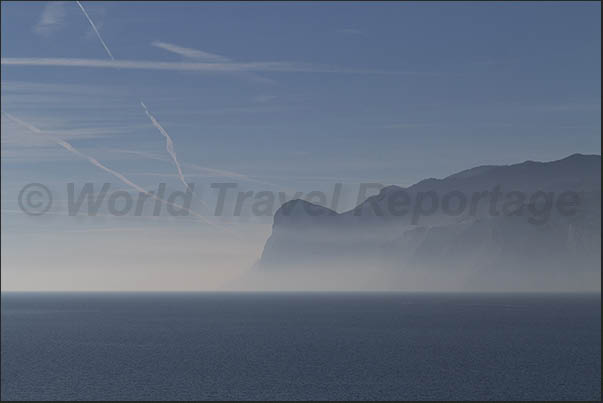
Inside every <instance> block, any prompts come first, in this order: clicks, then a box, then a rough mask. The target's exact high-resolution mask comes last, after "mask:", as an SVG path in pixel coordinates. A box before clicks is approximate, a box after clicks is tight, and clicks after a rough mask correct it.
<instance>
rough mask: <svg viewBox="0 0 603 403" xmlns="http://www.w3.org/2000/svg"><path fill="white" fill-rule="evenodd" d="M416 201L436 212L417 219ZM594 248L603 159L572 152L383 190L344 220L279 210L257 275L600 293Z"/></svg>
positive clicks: (296, 208) (322, 212)
mask: <svg viewBox="0 0 603 403" xmlns="http://www.w3.org/2000/svg"><path fill="white" fill-rule="evenodd" d="M495 191H497V192H499V193H500V194H499V195H498V196H496V195H495ZM518 192H521V194H520V193H518ZM522 194H523V196H524V200H519V199H517V200H515V199H513V197H512V196H513V195H515V196H518V195H522ZM451 195H454V196H451ZM476 195H479V197H478V196H476ZM427 196H429V197H427ZM564 197H565V198H566V199H563V198H564ZM421 198H423V202H425V201H426V200H428V201H429V200H432V199H433V198H435V199H437V200H438V203H439V206H438V208H437V209H435V210H433V211H431V210H430V211H429V214H422V215H421V214H419V215H417V214H416V210H417V206H418V203H419V202H418V200H420V199H421ZM460 198H463V199H465V200H466V206H465V207H464V208H463V209H461V207H462V204H463V203H462V202H461V201H460ZM472 198H475V199H476V200H475V201H472ZM401 200H405V201H407V202H408V203H406V204H405V203H402V202H401ZM445 200H448V201H449V202H448V203H447V204H446V201H445ZM513 200H514V201H515V202H514V203H513V202H512V201H513ZM455 201H456V204H455V203H454V202H455ZM562 202H565V204H562ZM445 205H446V206H447V207H448V208H445V207H444V206H445ZM426 206H427V203H426V202H425V203H423V205H422V207H423V210H427V207H426ZM560 206H561V207H566V208H565V209H564V208H561V207H560ZM399 207H405V208H402V209H400V208H399ZM568 209H569V210H571V212H572V213H571V214H568V213H567V211H569V210H568ZM404 210H405V211H404ZM600 244H601V156H599V155H581V154H575V155H571V156H569V157H567V158H564V159H562V160H558V161H552V162H533V161H527V162H524V163H520V164H514V165H507V166H481V167H477V168H472V169H469V170H465V171H462V172H459V173H456V174H453V175H450V176H448V177H446V178H444V179H426V180H423V181H421V182H419V183H417V184H415V185H412V186H410V187H408V188H401V187H398V186H389V187H386V188H384V189H382V190H381V192H380V193H379V194H378V195H376V196H372V197H369V198H368V199H367V200H366V201H364V202H363V203H361V204H360V205H359V206H357V207H356V208H354V209H352V210H350V211H347V212H344V213H341V214H337V213H336V212H334V211H332V210H330V209H327V208H325V207H321V206H317V205H314V204H311V203H308V202H305V201H302V200H293V201H290V202H288V203H285V204H284V205H283V206H281V208H280V209H279V210H278V211H277V212H276V214H275V216H274V224H273V231H272V235H271V236H270V238H269V239H268V241H267V242H266V245H265V247H264V251H263V254H262V257H261V259H260V261H259V263H258V265H257V267H256V268H255V269H254V270H255V271H260V272H263V273H280V274H283V273H290V272H292V271H295V272H299V271H302V272H303V271H308V272H311V271H313V270H315V269H316V268H320V271H319V273H323V274H324V273H326V272H328V271H330V270H339V269H338V268H342V267H343V268H346V267H353V268H354V270H355V271H356V272H358V271H359V272H362V271H363V270H365V269H366V270H374V269H375V268H378V270H379V274H378V276H382V277H383V279H384V281H386V282H387V285H388V288H394V289H407V288H409V287H408V286H409V285H410V283H412V281H414V282H415V283H416V282H418V283H419V284H415V283H413V284H414V285H415V286H419V287H420V288H421V289H430V284H433V283H438V281H437V280H438V279H444V278H445V279H449V280H447V281H449V283H450V285H451V288H453V289H475V290H481V289H484V290H490V289H492V290H523V289H525V290H553V289H555V290H557V289H559V290H561V289H567V290H579V289H592V288H593V287H594V288H599V289H600V277H601V246H600ZM343 273H344V272H342V276H343V277H342V281H344V280H345V274H343ZM314 275H315V274H314ZM281 278H283V277H282V276H281ZM335 278H336V277H335ZM422 278H424V279H425V281H424V282H423V283H421V280H420V279H422ZM417 279H419V280H417ZM434 279H435V280H434ZM411 280H412V281H411ZM409 281H410V282H409ZM445 286H446V283H444V284H442V287H443V288H446V287H445Z"/></svg>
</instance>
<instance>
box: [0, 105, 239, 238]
mask: <svg viewBox="0 0 603 403" xmlns="http://www.w3.org/2000/svg"><path fill="white" fill-rule="evenodd" d="M2 114H3V115H4V116H6V117H7V118H8V119H9V120H11V121H13V122H14V123H17V124H18V125H20V126H23V127H25V128H26V129H28V130H29V131H31V132H33V133H35V134H39V135H42V136H44V137H48V138H49V139H51V140H52V141H54V142H55V143H56V144H58V145H60V146H61V147H63V148H64V149H66V150H67V151H69V152H71V153H73V154H75V155H77V156H79V157H82V158H84V159H87V160H88V162H90V163H91V164H92V165H94V166H96V167H98V168H100V169H102V170H103V171H105V172H108V173H110V174H111V175H113V176H115V177H116V178H117V179H119V180H120V181H122V182H123V183H124V184H126V185H128V186H130V187H131V188H133V189H134V190H137V191H138V192H140V193H143V194H145V195H147V196H149V197H151V198H153V199H155V200H157V201H160V202H162V203H165V204H167V205H170V206H172V207H175V208H177V209H180V210H185V211H186V212H188V213H190V214H191V215H193V216H195V217H197V218H199V219H201V220H202V221H204V222H205V223H206V224H209V225H211V226H212V227H214V228H218V229H224V230H226V229H225V228H222V227H219V226H217V225H216V224H214V223H213V222H211V221H210V220H208V219H207V218H205V217H204V216H203V215H201V214H198V213H196V212H194V211H193V210H191V209H190V208H186V207H184V206H181V205H179V204H176V203H173V202H170V201H167V200H164V199H162V198H160V197H158V196H156V195H155V194H154V193H153V192H149V191H148V190H146V189H144V188H143V187H141V186H139V185H137V184H136V183H134V182H132V181H131V180H130V179H128V178H126V177H125V176H124V175H123V174H121V173H120V172H117V171H115V170H113V169H111V168H109V167H106V166H105V165H103V164H101V163H100V162H99V161H98V160H97V159H96V158H94V157H91V156H89V155H87V154H84V153H83V152H81V151H80V150H78V149H77V148H75V147H73V146H72V145H71V144H70V143H68V142H67V141H65V140H63V139H61V138H58V137H56V136H53V135H52V134H49V133H47V132H44V131H43V130H40V129H38V128H37V127H35V126H34V125H32V124H30V123H27V122H25V121H23V120H21V119H19V118H17V117H15V116H13V115H11V114H10V113H7V112H4V111H2ZM229 232H230V231H229Z"/></svg>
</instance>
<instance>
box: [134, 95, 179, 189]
mask: <svg viewBox="0 0 603 403" xmlns="http://www.w3.org/2000/svg"><path fill="white" fill-rule="evenodd" d="M140 105H141V106H142V108H143V109H144V113H146V114H147V116H148V117H149V119H151V123H153V126H155V127H156V128H157V130H159V132H160V133H161V134H162V135H163V137H165V149H166V151H167V152H168V154H170V156H171V157H172V161H174V164H176V169H178V178H180V182H182V183H184V186H185V187H186V188H187V189H188V187H189V186H188V183H186V180H185V179H184V174H183V173H182V168H181V167H180V162H178V157H176V151H174V142H173V141H172V138H171V137H170V135H169V134H168V132H166V131H165V129H164V128H163V126H161V124H160V123H159V122H158V121H157V119H155V116H153V115H152V114H151V112H149V109H148V108H147V106H146V105H145V104H144V102H142V101H140Z"/></svg>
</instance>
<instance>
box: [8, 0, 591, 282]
mask: <svg viewBox="0 0 603 403" xmlns="http://www.w3.org/2000/svg"><path fill="white" fill-rule="evenodd" d="M82 4H83V5H84V7H85V9H86V10H87V12H88V14H89V17H90V19H91V20H92V21H93V22H94V23H95V25H96V27H97V29H98V32H99V34H100V36H101V37H102V39H103V40H104V42H105V46H106V49H105V48H104V47H103V44H102V43H101V41H100V40H99V37H98V36H97V34H96V33H95V32H94V30H93V29H92V27H91V25H90V23H89V21H88V20H87V19H86V16H85V15H84V14H83V12H82V10H81V9H80V8H79V7H78V5H77V4H76V3H75V2H54V3H46V2H2V5H1V7H2V110H3V112H6V113H9V114H10V115H11V116H14V117H16V118H18V119H21V120H23V121H25V122H27V123H28V124H30V125H33V126H35V127H36V128H38V129H40V130H42V131H43V132H44V133H46V134H50V135H53V136H57V137H58V138H60V139H63V140H67V141H68V142H70V144H72V145H73V146H74V147H76V148H77V149H79V150H80V151H82V152H84V153H85V154H87V155H89V156H91V157H93V158H95V159H97V160H98V161H100V162H101V163H102V164H104V165H105V166H107V167H110V168H111V169H113V170H115V171H118V172H120V173H122V174H124V175H125V176H126V177H127V178H128V179H129V180H131V181H132V182H134V183H136V184H137V185H139V186H141V187H143V188H145V189H149V190H152V189H156V188H157V184H158V183H159V182H167V183H168V184H169V186H170V187H171V188H173V189H180V190H181V189H182V184H181V183H180V182H179V178H178V175H177V169H176V166H175V164H174V162H173V161H172V159H171V157H170V154H169V153H168V152H167V151H166V148H165V137H164V136H163V135H162V133H161V132H160V131H159V130H158V129H157V128H156V127H154V126H153V124H152V122H151V120H150V119H149V117H148V116H147V115H146V114H145V111H144V109H143V108H142V107H141V105H140V101H143V102H144V103H145V104H146V105H147V107H148V108H149V110H150V111H151V113H152V114H153V115H154V117H155V118H156V119H157V120H158V121H159V122H160V124H161V126H162V127H163V128H164V129H165V130H166V132H167V133H169V135H170V136H171V138H172V139H173V142H174V150H175V152H176V153H177V156H178V160H179V161H180V163H181V168H182V171H183V173H184V176H185V177H186V179H187V180H188V181H191V182H195V183H196V186H197V189H198V190H201V192H202V193H203V194H207V195H208V196H207V197H208V198H211V197H215V194H213V193H212V191H211V190H210V189H209V188H208V186H209V184H210V183H212V182H237V183H239V184H240V187H241V188H246V189H253V190H254V191H259V190H266V189H270V190H275V189H284V190H286V191H287V192H291V191H293V190H299V191H304V192H307V191H309V190H315V189H316V190H329V189H331V188H332V185H333V183H335V182H342V183H344V184H346V185H350V186H354V185H355V184H358V183H359V182H381V183H384V184H400V185H409V184H412V183H414V182H416V181H418V180H420V179H423V178H426V177H442V176H446V175H449V174H451V173H454V172H456V171H459V170H462V169H465V168H469V167H472V166H476V165H480V164H505V163H515V162H521V161H523V160H527V159H532V160H554V159H558V158H562V157H564V156H567V155H569V154H572V153H576V152H580V153H597V154H599V153H600V150H601V137H600V133H601V103H600V102H601V75H600V71H601V51H600V48H601V39H600V34H601V17H600V15H601V14H600V3H597V2H593V3H574V4H570V3H513V4H498V3H486V4H476V3H471V4H469V3H467V4H440V3H424V4H414V3H378V4H368V3H349V4H345V3H336V4H335V3H331V4H326V3H322V4H317V3H299V4H296V3H286V4H274V3H256V4H248V3H243V4H236V3H215V4H208V3H195V2H183V3H179V2H150V3H142V2H139V3H128V2H107V3H103V2H90V3H87V2H83V3H82ZM109 52H110V53H111V56H112V57H113V58H114V60H112V59H111V56H110V55H109ZM226 171H227V172H226ZM30 182H38V183H42V184H44V185H46V186H47V187H48V188H49V189H51V190H52V193H53V198H54V200H53V201H54V204H55V205H53V209H51V211H49V214H46V215H44V216H42V217H31V216H27V215H25V214H22V213H21V212H20V211H19V207H18V203H17V199H18V195H19V191H20V190H21V188H22V187H23V186H24V185H26V184H28V183H30ZM70 182H73V183H77V184H81V185H83V184H84V183H86V182H93V183H95V184H97V185H98V186H100V185H102V183H104V182H111V183H113V184H114V188H115V189H125V188H127V186H126V185H125V184H124V183H123V182H120V181H119V180H118V179H116V177H115V176H111V175H110V174H109V173H107V172H106V171H103V170H101V169H99V168H98V167H97V166H94V165H93V164H91V163H90V162H89V161H87V160H86V159H84V158H81V157H78V156H76V155H74V154H72V153H69V152H68V151H66V150H65V149H64V148H61V147H60V146H57V144H56V143H54V142H52V141H50V140H49V139H48V138H47V137H44V135H40V134H32V132H31V130H30V129H27V127H26V126H24V125H19V124H17V123H15V122H14V121H11V120H9V119H7V118H6V116H4V115H3V116H2V289H215V288H216V287H218V286H219V285H220V284H221V283H222V282H223V281H226V280H228V279H229V278H230V277H232V276H233V275H234V274H235V273H237V272H239V271H241V270H244V269H245V268H247V267H249V266H250V265H251V264H252V263H253V261H254V260H255V259H256V258H257V257H258V256H259V254H260V253H261V250H262V246H263V243H264V241H265V239H266V237H267V236H268V235H269V233H270V225H271V220H270V217H265V218H262V219H237V220H227V221H228V222H222V221H223V220H222V219H218V220H217V221H220V222H221V223H220V225H219V228H215V227H213V226H211V225H207V224H205V223H203V222H200V221H199V220H198V219H196V218H195V217H186V218H179V219H176V218H173V217H157V218H153V217H122V218H116V217H68V216H65V210H64V209H63V210H62V211H61V210H60V208H58V207H57V206H56V205H57V204H59V205H60V203H61V200H64V199H65V198H66V197H67V194H66V186H67V183H70ZM129 190H132V189H129ZM352 204H353V201H349V203H348V204H346V205H345V207H351V206H352ZM193 207H194V210H195V211H198V212H199V213H200V214H204V213H203V211H202V208H201V206H200V205H195V206H193ZM343 208H344V206H341V207H340V208H339V209H340V210H341V209H343ZM225 228H228V229H225Z"/></svg>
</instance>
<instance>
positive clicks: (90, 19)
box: [76, 0, 115, 60]
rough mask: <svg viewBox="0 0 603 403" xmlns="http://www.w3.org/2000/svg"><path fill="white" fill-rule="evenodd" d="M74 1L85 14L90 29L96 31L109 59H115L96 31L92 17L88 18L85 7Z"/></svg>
mask: <svg viewBox="0 0 603 403" xmlns="http://www.w3.org/2000/svg"><path fill="white" fill-rule="evenodd" d="M76 3H77V5H78V6H80V8H81V9H82V12H83V13H84V15H85V16H86V19H87V20H88V22H89V23H90V25H91V26H92V29H93V30H94V32H95V33H96V36H97V37H98V39H99V40H100V42H101V43H102V45H103V47H104V48H105V50H106V51H107V54H108V55H109V57H110V58H111V60H115V58H114V57H113V54H112V53H111V51H110V50H109V47H108V46H107V44H106V43H105V41H103V37H102V36H101V34H100V32H98V29H96V25H94V22H92V18H90V16H89V15H88V13H87V12H86V9H85V8H84V6H82V3H80V2H79V1H77V0H76Z"/></svg>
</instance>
